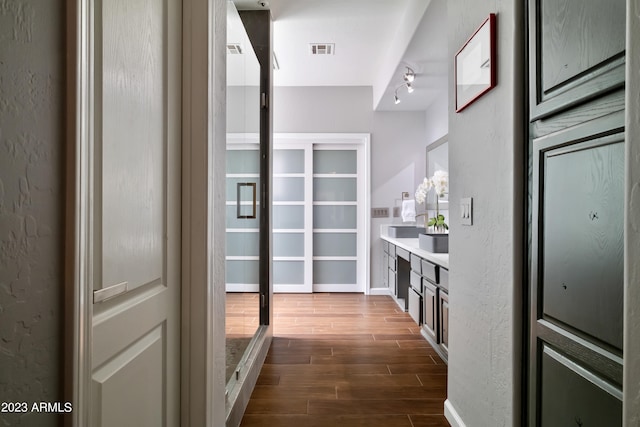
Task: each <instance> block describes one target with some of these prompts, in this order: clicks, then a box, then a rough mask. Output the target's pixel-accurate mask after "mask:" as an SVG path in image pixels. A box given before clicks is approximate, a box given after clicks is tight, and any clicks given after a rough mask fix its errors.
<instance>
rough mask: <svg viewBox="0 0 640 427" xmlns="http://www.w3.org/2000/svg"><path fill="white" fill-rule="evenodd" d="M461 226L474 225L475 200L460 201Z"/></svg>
mask: <svg viewBox="0 0 640 427" xmlns="http://www.w3.org/2000/svg"><path fill="white" fill-rule="evenodd" d="M460 224H462V225H473V198H472V197H464V198H462V199H460Z"/></svg>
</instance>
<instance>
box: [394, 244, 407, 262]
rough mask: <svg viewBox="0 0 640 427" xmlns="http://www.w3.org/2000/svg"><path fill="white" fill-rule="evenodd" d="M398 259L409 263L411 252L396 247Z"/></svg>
mask: <svg viewBox="0 0 640 427" xmlns="http://www.w3.org/2000/svg"><path fill="white" fill-rule="evenodd" d="M396 257H398V258H402V259H406V260H407V261H409V251H407V250H405V249H402V248H398V247H396Z"/></svg>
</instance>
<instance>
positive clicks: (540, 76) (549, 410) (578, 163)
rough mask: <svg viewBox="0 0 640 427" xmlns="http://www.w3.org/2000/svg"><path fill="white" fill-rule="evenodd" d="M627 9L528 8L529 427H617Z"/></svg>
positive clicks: (547, 2)
mask: <svg viewBox="0 0 640 427" xmlns="http://www.w3.org/2000/svg"><path fill="white" fill-rule="evenodd" d="M625 3H626V2H625V1H624V0H611V1H607V2H603V1H600V0H529V1H528V5H529V13H528V19H529V28H528V32H529V37H528V43H529V51H528V52H529V64H530V69H529V106H530V108H529V122H530V123H529V132H530V135H529V146H528V149H527V150H526V152H527V153H528V155H527V159H526V160H527V165H528V170H527V171H526V176H525V177H524V178H525V179H526V180H528V183H529V198H528V200H529V201H528V203H527V210H528V217H529V218H530V219H529V223H528V224H527V225H526V228H527V234H528V237H529V242H530V244H529V246H528V248H527V251H526V257H527V262H528V270H529V272H530V273H529V274H530V276H529V283H528V285H529V293H528V296H527V298H528V300H527V301H526V303H527V304H528V306H529V313H528V316H529V318H528V319H525V321H524V322H523V323H524V324H525V325H528V326H527V328H528V329H527V331H526V333H527V335H528V341H527V342H526V343H525V349H524V353H525V354H527V355H528V360H527V366H526V370H527V374H528V375H527V383H528V384H527V386H528V387H527V389H528V396H527V397H526V399H527V401H526V402H523V408H524V410H525V411H526V413H525V414H524V417H525V419H527V420H528V425H529V426H545V427H546V426H581V425H582V426H590V425H594V426H595V425H606V426H616V425H617V426H619V425H621V410H622V403H621V396H622V366H623V352H622V348H623V342H622V316H623V304H624V300H623V239H624V236H623V222H624V221H623V218H622V215H623V212H624V210H623V189H624V139H623V138H624V90H623V85H624V51H625Z"/></svg>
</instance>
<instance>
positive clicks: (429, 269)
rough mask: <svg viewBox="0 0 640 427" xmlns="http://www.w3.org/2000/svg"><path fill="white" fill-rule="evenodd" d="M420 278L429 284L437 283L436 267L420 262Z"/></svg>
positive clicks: (426, 262) (423, 261)
mask: <svg viewBox="0 0 640 427" xmlns="http://www.w3.org/2000/svg"><path fill="white" fill-rule="evenodd" d="M422 277H424V278H425V279H427V280H428V281H430V282H431V283H435V284H437V283H438V266H437V265H435V264H431V263H430V262H429V261H426V260H424V259H423V260H422Z"/></svg>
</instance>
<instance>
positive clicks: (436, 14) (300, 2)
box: [229, 0, 448, 111]
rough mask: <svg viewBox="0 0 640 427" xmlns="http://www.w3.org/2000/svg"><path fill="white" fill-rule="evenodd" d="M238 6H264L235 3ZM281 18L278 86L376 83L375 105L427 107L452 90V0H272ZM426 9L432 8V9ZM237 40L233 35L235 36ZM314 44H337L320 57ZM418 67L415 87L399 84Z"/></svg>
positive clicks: (277, 20) (276, 33) (277, 21)
mask: <svg viewBox="0 0 640 427" xmlns="http://www.w3.org/2000/svg"><path fill="white" fill-rule="evenodd" d="M234 3H235V4H236V6H237V8H238V9H263V8H264V7H262V6H261V5H260V4H259V2H258V1H257V0H234ZM267 3H268V5H267V6H266V7H267V8H269V9H270V10H271V15H272V17H273V38H274V52H275V54H276V57H277V60H278V63H279V65H280V69H279V70H277V71H275V72H274V85H276V86H372V87H373V92H374V106H373V107H374V108H375V109H376V110H385V111H419V110H425V109H426V108H427V107H428V106H429V105H430V104H431V102H432V101H433V99H434V98H435V97H437V96H438V95H439V94H441V93H442V92H443V91H446V90H447V70H448V67H447V64H448V62H447V61H448V57H447V56H448V53H447V40H446V18H447V13H446V0H431V1H430V0H424V1H415V0H414V1H412V0H267ZM425 9H426V12H425ZM229 41H230V40H229ZM310 43H335V55H323V56H312V55H310V53H309V44H310ZM406 66H410V67H411V68H412V69H413V70H414V71H415V72H416V74H417V76H416V80H415V82H414V83H413V86H414V89H415V91H414V92H413V93H412V94H408V93H407V91H406V88H404V87H402V88H400V89H399V90H398V96H399V97H400V98H401V100H402V102H401V103H400V104H398V105H395V104H394V103H393V95H394V92H395V89H396V87H398V86H400V85H402V83H403V80H402V75H403V73H404V72H405V71H406V68H405V67H406Z"/></svg>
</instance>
